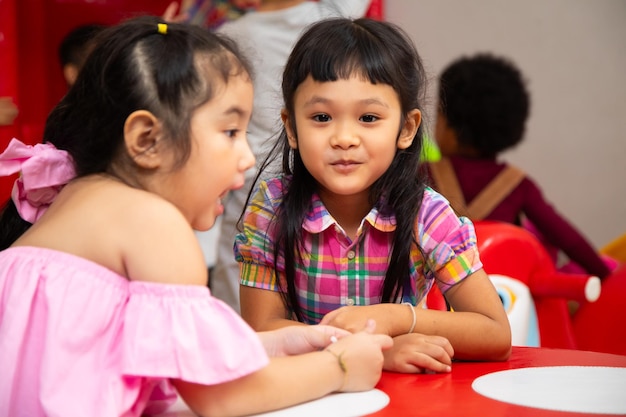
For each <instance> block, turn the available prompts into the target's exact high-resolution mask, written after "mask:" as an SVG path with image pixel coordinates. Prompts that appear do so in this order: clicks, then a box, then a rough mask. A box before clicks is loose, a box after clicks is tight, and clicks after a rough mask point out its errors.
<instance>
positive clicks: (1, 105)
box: [0, 97, 18, 126]
mask: <svg viewBox="0 0 626 417" xmlns="http://www.w3.org/2000/svg"><path fill="white" fill-rule="evenodd" d="M17 113H18V111H17V106H16V105H15V104H14V103H13V99H12V98H11V97H0V126H4V125H10V124H11V123H13V120H15V118H16V117H17Z"/></svg>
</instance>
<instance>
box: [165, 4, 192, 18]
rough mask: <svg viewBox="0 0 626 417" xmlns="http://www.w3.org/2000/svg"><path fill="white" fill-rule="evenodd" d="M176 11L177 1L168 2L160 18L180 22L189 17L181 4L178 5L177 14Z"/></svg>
mask: <svg viewBox="0 0 626 417" xmlns="http://www.w3.org/2000/svg"><path fill="white" fill-rule="evenodd" d="M177 11H178V2H177V1H173V2H171V3H170V4H168V6H167V8H166V9H165V11H164V12H163V15H162V16H161V19H163V20H165V21H166V22H169V23H182V22H185V21H186V20H187V19H188V18H189V13H187V11H186V10H184V7H183V6H182V5H181V6H180V13H179V14H176V12H177Z"/></svg>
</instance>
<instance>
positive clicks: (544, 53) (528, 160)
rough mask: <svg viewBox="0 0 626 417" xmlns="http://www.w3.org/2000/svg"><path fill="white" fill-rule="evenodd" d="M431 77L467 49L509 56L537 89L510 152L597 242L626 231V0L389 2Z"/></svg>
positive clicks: (388, 10) (392, 17)
mask: <svg viewBox="0 0 626 417" xmlns="http://www.w3.org/2000/svg"><path fill="white" fill-rule="evenodd" d="M385 18H386V20H389V21H392V22H394V23H397V24H399V25H400V26H402V27H403V28H404V29H405V30H406V31H407V32H408V33H409V34H410V35H411V37H412V38H413V40H414V41H415V43H416V45H417V48H418V51H419V53H420V55H421V57H422V59H423V60H424V64H425V65H426V67H427V70H428V72H429V77H430V79H431V82H430V87H429V91H430V92H431V93H430V94H429V100H428V103H427V104H428V106H429V109H428V116H429V118H430V120H431V121H432V123H434V116H435V115H436V113H435V112H434V110H435V105H436V86H437V80H436V78H437V76H438V75H439V73H440V71H441V70H442V69H443V68H444V67H445V66H446V65H447V64H448V63H450V62H451V61H452V60H454V59H456V58H458V57H459V56H461V55H470V54H474V53H476V52H494V53H496V54H501V55H505V56H507V57H509V58H510V59H512V60H513V61H515V63H516V64H517V65H518V67H519V68H520V69H521V71H522V72H523V73H524V75H525V76H526V78H527V81H528V88H529V90H530V93H531V95H532V97H531V99H532V103H531V106H532V107H531V115H530V119H529V122H528V125H527V129H526V137H525V139H524V140H523V142H522V143H521V144H520V145H519V146H518V147H517V148H516V149H514V150H512V151H510V152H508V153H507V154H506V155H505V158H506V159H507V160H508V161H510V162H511V163H513V164H515V165H517V166H519V167H520V168H522V169H523V170H525V171H526V172H527V173H528V174H529V175H530V176H531V177H532V178H533V179H535V180H536V181H537V182H538V183H539V185H540V186H541V187H542V189H543V191H544V194H545V196H546V197H547V199H548V200H550V201H551V202H552V203H553V204H554V206H555V207H556V208H557V210H559V211H560V212H561V213H562V214H563V215H564V216H565V217H566V218H567V219H568V220H570V221H571V222H572V223H573V224H574V225H575V226H576V227H577V228H578V229H579V230H580V231H582V232H583V234H584V235H585V236H586V237H588V238H589V239H590V241H591V242H592V243H593V244H594V245H595V246H596V247H602V246H604V245H605V244H607V243H608V242H610V241H612V240H613V239H615V238H617V237H619V236H621V235H623V234H624V233H625V232H626V1H623V0H595V1H587V0H547V1H546V0H525V1H500V0H472V1H465V0H387V1H386V2H385Z"/></svg>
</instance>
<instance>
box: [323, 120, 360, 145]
mask: <svg viewBox="0 0 626 417" xmlns="http://www.w3.org/2000/svg"><path fill="white" fill-rule="evenodd" d="M359 143H360V140H359V135H358V134H357V130H356V129H354V128H353V127H352V126H351V124H350V123H347V122H346V123H340V124H337V128H336V129H335V131H334V133H333V136H332V138H331V140H330V145H331V146H332V147H334V148H335V147H336V148H341V149H348V148H351V147H353V146H358V144H359Z"/></svg>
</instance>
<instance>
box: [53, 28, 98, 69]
mask: <svg viewBox="0 0 626 417" xmlns="http://www.w3.org/2000/svg"><path fill="white" fill-rule="evenodd" d="M105 28H106V26H104V25H100V24H96V23H94V24H87V25H81V26H77V27H75V28H74V29H72V30H71V31H69V33H68V34H67V35H65V36H64V37H63V39H62V40H61V44H60V45H59V50H58V53H59V62H60V63H61V66H62V67H64V66H65V65H68V64H73V65H76V66H77V67H79V68H81V67H82V66H83V64H84V63H85V60H86V59H87V56H88V55H89V52H90V51H91V50H92V48H93V46H94V45H95V39H96V37H97V35H98V34H99V33H100V32H102V31H103V30H104V29H105Z"/></svg>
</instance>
